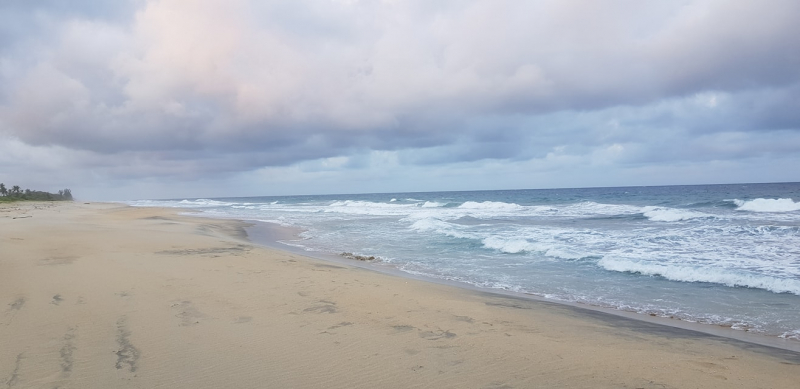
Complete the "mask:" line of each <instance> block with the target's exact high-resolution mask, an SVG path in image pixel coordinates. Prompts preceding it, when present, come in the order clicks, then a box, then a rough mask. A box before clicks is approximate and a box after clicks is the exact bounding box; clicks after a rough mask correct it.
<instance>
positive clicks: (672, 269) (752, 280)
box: [597, 257, 800, 296]
mask: <svg viewBox="0 0 800 389" xmlns="http://www.w3.org/2000/svg"><path fill="white" fill-rule="evenodd" d="M597 264H598V265H599V266H600V267H602V268H603V269H606V270H610V271H616V272H620V273H638V274H642V275H646V276H660V277H664V278H666V279H668V280H671V281H680V282H708V283H713V284H720V285H725V286H728V287H737V286H738V287H746V288H756V289H764V290H768V291H770V292H774V293H792V294H796V295H798V296H800V280H796V279H786V278H777V277H770V276H767V275H756V274H748V273H743V272H739V271H734V270H728V269H720V268H719V267H708V266H681V265H662V264H655V263H649V262H642V261H635V260H630V259H625V258H609V257H604V258H603V259H601V260H600V261H598V262H597Z"/></svg>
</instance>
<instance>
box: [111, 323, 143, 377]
mask: <svg viewBox="0 0 800 389" xmlns="http://www.w3.org/2000/svg"><path fill="white" fill-rule="evenodd" d="M130 337H131V331H130V330H129V329H128V318H127V317H125V316H123V317H121V318H119V320H117V346H119V347H118V349H117V351H115V352H114V354H116V355H117V363H116V364H115V365H114V366H115V367H116V368H117V370H125V369H127V370H128V371H129V372H131V373H135V372H136V369H137V368H138V366H137V363H138V362H139V355H140V353H139V349H137V348H136V347H134V346H133V345H132V344H131V341H130Z"/></svg>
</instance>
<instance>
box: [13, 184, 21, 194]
mask: <svg viewBox="0 0 800 389" xmlns="http://www.w3.org/2000/svg"><path fill="white" fill-rule="evenodd" d="M11 193H12V194H14V195H15V196H19V193H20V189H19V185H14V186H12V187H11Z"/></svg>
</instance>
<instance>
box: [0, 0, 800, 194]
mask: <svg viewBox="0 0 800 389" xmlns="http://www.w3.org/2000/svg"><path fill="white" fill-rule="evenodd" d="M65 4H66V3H64V2H59V1H25V2H15V1H11V2H4V4H2V5H0V166H1V167H2V171H0V179H2V180H6V181H8V182H15V183H23V181H25V182H24V186H26V187H34V188H37V189H44V190H46V189H48V187H45V186H46V185H52V186H54V187H64V186H69V187H71V188H74V190H75V194H76V195H77V196H78V197H81V195H83V194H85V195H86V196H88V197H92V196H94V197H96V198H100V199H123V198H135V197H173V196H221V195H256V194H291V193H336V192H338V193H341V192H364V191H367V192H377V191H416V190H460V189H499V188H537V187H557V186H572V187H575V186H612V185H641V184H646V185H647V184H649V185H652V184H681V183H716V182H754V181H758V182H764V181H797V180H798V179H800V177H798V173H797V172H796V171H797V170H798V169H797V167H798V166H800V50H798V49H797V48H798V47H800V2H797V1H770V2H757V1H737V2H730V1H710V0H709V1H689V2H663V3H651V2H640V1H600V2H584V1H563V0H560V1H536V2H529V1H524V2H523V1H437V2H429V1H380V2H377V1H376V2H367V1H352V0H351V1H269V2H261V1H247V0H237V1H225V2H222V1H209V0H197V1H181V0H161V1H128V2H105V1H89V0H84V1H73V2H69V5H68V6H67V5H65Z"/></svg>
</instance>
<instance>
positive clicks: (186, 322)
mask: <svg viewBox="0 0 800 389" xmlns="http://www.w3.org/2000/svg"><path fill="white" fill-rule="evenodd" d="M171 307H172V308H173V309H175V310H176V311H178V313H177V314H175V317H177V318H179V319H181V323H180V326H181V327H188V326H193V325H197V324H200V321H201V319H205V318H206V317H208V316H206V315H205V314H204V313H202V312H200V311H199V310H198V309H197V308H196V307H195V306H194V304H193V303H192V302H191V301H188V300H186V301H181V302H178V303H174V304H172V305H171Z"/></svg>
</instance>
